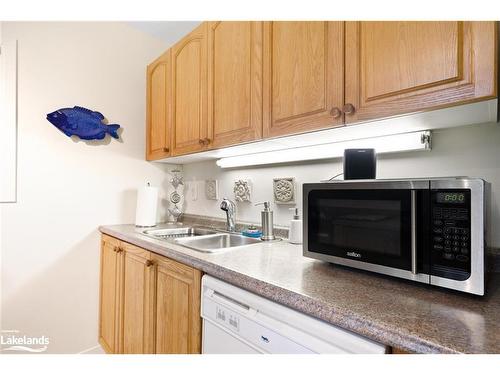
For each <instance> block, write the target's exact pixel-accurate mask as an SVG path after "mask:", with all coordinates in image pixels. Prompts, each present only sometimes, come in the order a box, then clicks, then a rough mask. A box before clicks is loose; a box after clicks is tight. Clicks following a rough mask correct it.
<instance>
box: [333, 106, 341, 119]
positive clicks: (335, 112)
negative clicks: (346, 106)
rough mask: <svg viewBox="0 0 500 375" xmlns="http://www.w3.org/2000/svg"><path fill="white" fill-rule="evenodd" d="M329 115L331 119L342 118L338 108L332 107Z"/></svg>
mask: <svg viewBox="0 0 500 375" xmlns="http://www.w3.org/2000/svg"><path fill="white" fill-rule="evenodd" d="M330 115H332V117H333V118H339V117H340V116H342V111H341V110H340V108H339V107H333V108H332V110H331V111H330Z"/></svg>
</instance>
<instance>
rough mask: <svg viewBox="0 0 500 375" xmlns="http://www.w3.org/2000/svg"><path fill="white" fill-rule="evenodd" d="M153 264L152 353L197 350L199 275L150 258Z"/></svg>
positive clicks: (190, 269) (165, 261)
mask: <svg viewBox="0 0 500 375" xmlns="http://www.w3.org/2000/svg"><path fill="white" fill-rule="evenodd" d="M153 261H154V263H155V265H156V335H155V337H156V353H164V354H188V353H200V351H201V318H200V298H201V296H200V293H201V272H200V271H199V270H196V269H194V268H191V267H188V266H186V265H184V264H181V263H179V262H175V261H173V260H171V259H168V258H165V257H162V256H158V255H153Z"/></svg>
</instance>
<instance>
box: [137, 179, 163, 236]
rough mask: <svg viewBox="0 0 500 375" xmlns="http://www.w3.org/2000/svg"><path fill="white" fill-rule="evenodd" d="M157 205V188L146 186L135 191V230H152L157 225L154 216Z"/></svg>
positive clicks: (147, 184) (148, 184)
mask: <svg viewBox="0 0 500 375" xmlns="http://www.w3.org/2000/svg"><path fill="white" fill-rule="evenodd" d="M157 205H158V188H156V187H153V186H151V184H150V183H149V182H147V183H146V186H143V187H142V188H140V189H138V191H137V205H136V212H135V226H136V227H137V228H152V227H155V226H156V225H157V222H156V214H157Z"/></svg>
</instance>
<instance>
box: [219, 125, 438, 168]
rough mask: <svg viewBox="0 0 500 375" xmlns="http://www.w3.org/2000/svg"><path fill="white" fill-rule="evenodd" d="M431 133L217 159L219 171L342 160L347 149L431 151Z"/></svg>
mask: <svg viewBox="0 0 500 375" xmlns="http://www.w3.org/2000/svg"><path fill="white" fill-rule="evenodd" d="M430 141H431V132H430V131H428V130H426V131H419V132H411V133H402V134H394V135H389V136H382V137H372V138H362V139H354V140H350V141H343V142H335V143H327V144H321V145H314V146H306V147H293V148H288V149H284V150H278V151H267V152H259V153H253V154H247V155H239V156H231V157H226V158H222V159H219V160H217V162H216V163H217V165H218V166H219V167H221V168H236V167H247V166H253V165H265V164H278V163H290V162H297V161H306V160H321V159H332V158H338V157H342V156H343V155H344V150H345V149H346V148H374V149H375V150H376V151H377V154H383V153H390V152H401V151H416V150H430V148H431V143H430Z"/></svg>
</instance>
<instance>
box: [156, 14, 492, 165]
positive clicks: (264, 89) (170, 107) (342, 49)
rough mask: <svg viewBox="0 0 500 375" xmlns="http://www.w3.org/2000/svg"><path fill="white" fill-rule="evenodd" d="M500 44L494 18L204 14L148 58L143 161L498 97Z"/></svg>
mask: <svg viewBox="0 0 500 375" xmlns="http://www.w3.org/2000/svg"><path fill="white" fill-rule="evenodd" d="M497 42H498V41H497V23H496V22H463V21H436V22H434V21H432V22H420V21H418V22H416V21H415V22H414V21H404V22H399V21H397V22H387V21H381V22H371V21H370V22H330V21H296V22H288V21H287V22H249V21H241V22H232V21H231V22H226V21H222V22H204V23H202V24H201V25H200V26H199V27H198V28H196V29H195V30H193V31H192V32H191V33H189V34H188V35H187V36H186V37H185V38H183V39H182V40H181V41H179V42H178V43H177V44H176V45H174V46H173V47H172V48H171V50H170V51H167V52H166V53H165V54H164V55H162V56H161V57H160V58H159V59H157V60H156V61H155V62H153V63H152V64H151V65H150V66H149V67H148V106H147V110H148V116H147V118H148V131H147V137H148V145H147V158H148V159H150V160H152V159H162V158H166V157H168V156H177V155H184V154H190V153H195V152H199V151H206V150H210V149H215V148H222V147H226V146H230V145H237V144H241V143H245V142H251V141H255V140H259V139H262V138H270V137H279V136H285V135H290V134H297V133H305V132H311V131H314V130H320V129H327V128H330V127H336V126H342V125H344V124H352V123H356V122H360V121H367V120H374V119H380V118H385V117H390V116H395V115H401V114H404V113H411V112H418V111H425V110H430V109H437V108H442V107H446V106H452V105H458V104H464V103H469V102H472V101H478V100H484V99H489V98H494V97H496V96H497ZM170 133H172V134H170ZM170 138H171V147H169V146H168V143H169V139H170ZM169 148H170V150H169Z"/></svg>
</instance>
